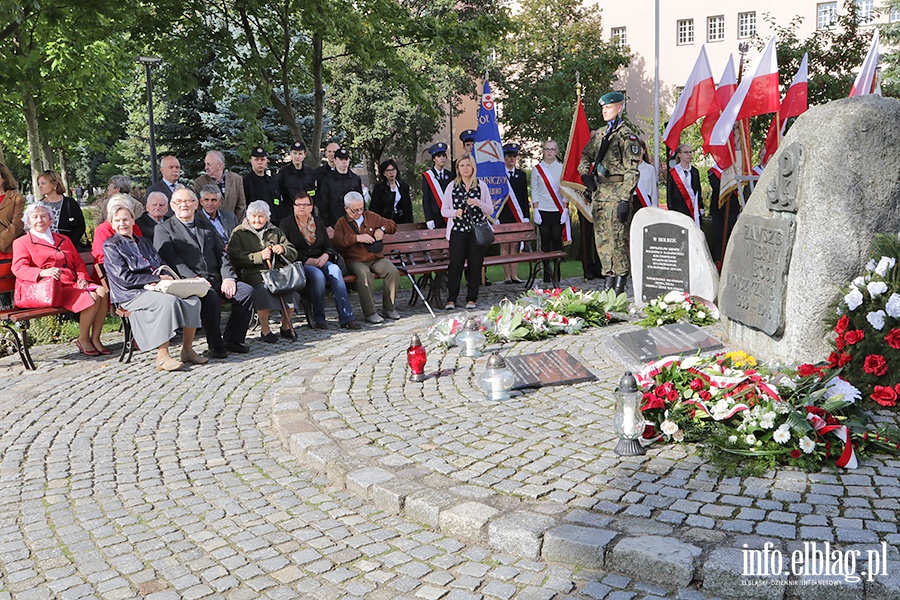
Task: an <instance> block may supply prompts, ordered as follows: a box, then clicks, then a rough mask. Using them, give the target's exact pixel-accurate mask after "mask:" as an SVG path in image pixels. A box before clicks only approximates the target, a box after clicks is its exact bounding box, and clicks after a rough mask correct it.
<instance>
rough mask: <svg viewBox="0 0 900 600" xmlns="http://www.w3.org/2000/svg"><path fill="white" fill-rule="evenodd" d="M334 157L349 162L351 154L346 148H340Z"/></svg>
mask: <svg viewBox="0 0 900 600" xmlns="http://www.w3.org/2000/svg"><path fill="white" fill-rule="evenodd" d="M334 157H335V158H340V159H342V160H347V159H349V158H350V153H349V152H348V151H347V149H346V148H338V149H337V150H335V151H334Z"/></svg>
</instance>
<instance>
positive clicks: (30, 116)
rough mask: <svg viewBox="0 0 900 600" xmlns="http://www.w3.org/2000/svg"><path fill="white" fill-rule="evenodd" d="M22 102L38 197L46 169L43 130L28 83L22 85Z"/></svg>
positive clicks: (32, 173) (32, 178) (33, 189)
mask: <svg viewBox="0 0 900 600" xmlns="http://www.w3.org/2000/svg"><path fill="white" fill-rule="evenodd" d="M22 103H23V105H24V107H25V130H26V133H27V136H28V158H29V161H30V162H31V192H32V193H33V194H34V196H35V198H37V196H38V191H37V189H38V187H37V178H38V175H40V174H41V171H43V170H44V168H43V167H42V166H41V130H40V124H39V123H38V116H37V105H36V104H35V102H34V96H32V95H31V88H30V87H29V86H28V85H27V84H25V85H23V86H22Z"/></svg>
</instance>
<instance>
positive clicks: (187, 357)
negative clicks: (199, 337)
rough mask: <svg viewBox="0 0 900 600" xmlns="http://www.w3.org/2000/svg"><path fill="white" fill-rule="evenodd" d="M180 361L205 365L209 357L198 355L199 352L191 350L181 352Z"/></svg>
mask: <svg viewBox="0 0 900 600" xmlns="http://www.w3.org/2000/svg"><path fill="white" fill-rule="evenodd" d="M181 362H183V363H191V364H194V365H205V364H206V363H208V362H209V359H208V358H206V357H205V356H200V355H199V354H197V353H196V352H194V351H193V350H191V351H190V352H182V353H181Z"/></svg>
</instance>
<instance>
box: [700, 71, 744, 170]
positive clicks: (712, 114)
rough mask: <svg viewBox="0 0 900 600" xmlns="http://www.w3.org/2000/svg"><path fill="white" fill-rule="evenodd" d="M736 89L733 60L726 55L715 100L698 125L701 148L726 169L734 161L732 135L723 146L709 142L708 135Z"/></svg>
mask: <svg viewBox="0 0 900 600" xmlns="http://www.w3.org/2000/svg"><path fill="white" fill-rule="evenodd" d="M736 90H737V76H736V75H735V74H734V60H733V58H732V56H731V55H728V63H727V64H726V65H725V72H724V73H722V78H721V79H720V80H719V86H718V87H717V88H716V101H715V102H714V103H712V104H710V109H709V112H708V113H707V114H706V118H705V119H703V124H702V125H701V126H700V135H701V136H702V137H703V150H704V151H705V152H708V153H709V154H711V155H712V157H713V160H715V161H716V164H717V165H719V166H720V167H721V168H722V169H727V168H728V167H730V166H731V165H732V163H733V162H734V158H733V157H734V135H732V136H731V137H729V138H728V143H727V144H726V145H724V146H713V145H710V143H709V136H710V134H712V130H713V128H714V127H715V126H716V121H718V120H719V116H720V115H721V114H722V108H724V107H725V106H728V101H729V100H731V97H732V96H734V92H735V91H736Z"/></svg>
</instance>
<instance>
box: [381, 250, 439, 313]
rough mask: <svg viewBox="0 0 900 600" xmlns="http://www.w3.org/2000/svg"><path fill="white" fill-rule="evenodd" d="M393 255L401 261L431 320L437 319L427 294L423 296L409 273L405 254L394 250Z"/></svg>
mask: <svg viewBox="0 0 900 600" xmlns="http://www.w3.org/2000/svg"><path fill="white" fill-rule="evenodd" d="M391 255H393V256H396V257H397V258H399V259H400V265H401V266H402V267H403V270H404V271H406V276H407V277H409V281H410V282H411V283H412V286H413V289H414V290H416V293H417V294H419V298H421V299H422V302H424V303H425V308H427V309H428V312H430V313H431V318H432V319H436V318H437V316H436V315H435V314H434V311H433V310H431V305H430V304H428V300H426V299H425V294H423V293H422V290H420V289H419V286H418V285H416V280H415V278H414V277H413V276H412V275H410V274H409V271H407V269H406V261H405V260H403V254H401V253H400V251H399V250H394V251H393V252H391Z"/></svg>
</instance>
